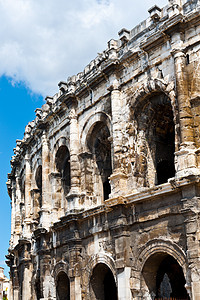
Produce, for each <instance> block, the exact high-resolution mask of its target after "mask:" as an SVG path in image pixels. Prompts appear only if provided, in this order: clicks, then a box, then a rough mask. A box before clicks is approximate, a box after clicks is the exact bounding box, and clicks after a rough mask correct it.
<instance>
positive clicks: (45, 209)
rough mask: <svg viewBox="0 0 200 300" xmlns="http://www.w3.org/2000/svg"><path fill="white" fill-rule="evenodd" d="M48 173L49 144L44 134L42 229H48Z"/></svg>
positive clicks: (44, 133)
mask: <svg viewBox="0 0 200 300" xmlns="http://www.w3.org/2000/svg"><path fill="white" fill-rule="evenodd" d="M49 173H50V157H49V143H48V140H47V136H46V132H45V131H44V132H43V135H42V208H41V217H40V223H41V225H42V227H44V228H46V229H48V227H49V223H50V218H49V212H50V209H51V207H50V199H51V189H50V183H49Z"/></svg>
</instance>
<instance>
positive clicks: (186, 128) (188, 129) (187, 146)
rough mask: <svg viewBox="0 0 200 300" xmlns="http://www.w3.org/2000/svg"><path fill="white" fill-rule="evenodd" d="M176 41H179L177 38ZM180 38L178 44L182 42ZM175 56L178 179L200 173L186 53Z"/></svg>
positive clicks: (176, 52) (175, 54)
mask: <svg viewBox="0 0 200 300" xmlns="http://www.w3.org/2000/svg"><path fill="white" fill-rule="evenodd" d="M174 39H177V37H176V36H175V37H174ZM179 39H180V37H178V41H177V43H179V44H180V43H181V42H180V40H179ZM172 54H173V55H174V64H175V76H176V87H177V99H178V109H179V123H180V138H181V144H180V149H179V151H178V152H176V160H177V161H176V166H177V170H176V171H177V173H176V176H177V177H178V178H181V177H185V176H188V175H198V174H199V173H200V172H199V170H198V169H197V161H196V154H195V151H196V149H195V143H194V128H193V126H194V124H193V123H194V122H193V116H192V112H191V105H190V98H189V86H188V78H187V70H186V57H185V53H183V52H182V50H180V49H178V50H177V49H174V50H173V51H172Z"/></svg>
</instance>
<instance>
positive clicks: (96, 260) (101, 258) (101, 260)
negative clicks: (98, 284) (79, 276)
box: [83, 253, 117, 299]
mask: <svg viewBox="0 0 200 300" xmlns="http://www.w3.org/2000/svg"><path fill="white" fill-rule="evenodd" d="M100 264H101V265H105V266H106V267H107V268H108V269H109V270H110V271H111V272H112V274H113V278H114V281H115V285H116V289H117V272H116V266H115V261H114V259H113V258H112V257H110V256H109V255H107V254H103V253H102V254H96V255H94V256H93V257H91V259H90V260H89V262H88V264H87V267H86V270H85V276H83V278H84V279H85V280H84V282H83V285H84V289H83V290H84V291H85V294H86V299H90V292H89V291H90V279H91V277H92V274H93V270H94V269H95V267H97V266H98V265H100Z"/></svg>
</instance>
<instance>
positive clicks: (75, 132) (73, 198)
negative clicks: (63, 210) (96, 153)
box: [67, 103, 81, 210]
mask: <svg viewBox="0 0 200 300" xmlns="http://www.w3.org/2000/svg"><path fill="white" fill-rule="evenodd" d="M69 119H70V149H69V152H70V172H71V188H70V194H69V196H67V200H68V209H69V210H72V209H80V208H81V206H80V203H79V195H80V164H79V157H78V155H79V129H78V120H77V114H76V103H73V104H72V106H71V107H70V115H69Z"/></svg>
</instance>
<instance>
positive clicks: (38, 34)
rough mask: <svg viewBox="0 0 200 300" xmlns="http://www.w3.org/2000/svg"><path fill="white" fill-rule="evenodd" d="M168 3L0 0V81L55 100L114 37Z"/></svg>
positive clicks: (149, 0) (158, 0)
mask: <svg viewBox="0 0 200 300" xmlns="http://www.w3.org/2000/svg"><path fill="white" fill-rule="evenodd" d="M167 2H168V1H167V0H75V1H66V0H18V1H16V0H6V1H5V0H0V19H1V26H0V41H1V43H0V76H2V75H3V74H5V75H7V76H10V77H11V78H13V80H14V81H24V82H26V84H27V86H28V87H29V88H30V89H31V90H32V91H33V92H38V93H42V94H43V95H44V96H45V95H53V94H54V93H55V92H56V91H57V83H58V82H59V81H60V80H66V78H67V77H68V76H71V75H73V74H76V73H78V72H80V71H82V70H83V68H84V67H85V66H86V65H87V64H88V63H89V62H90V60H92V59H93V58H95V57H96V54H97V52H101V51H102V50H104V49H106V47H107V41H109V40H110V39H111V38H117V33H118V31H119V30H120V29H121V28H123V27H126V28H128V29H131V28H133V27H134V26H135V25H137V24H138V23H139V22H141V21H143V20H144V19H145V18H146V17H148V9H149V8H150V7H151V6H153V5H154V4H157V5H158V6H160V7H163V6H164V5H167Z"/></svg>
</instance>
